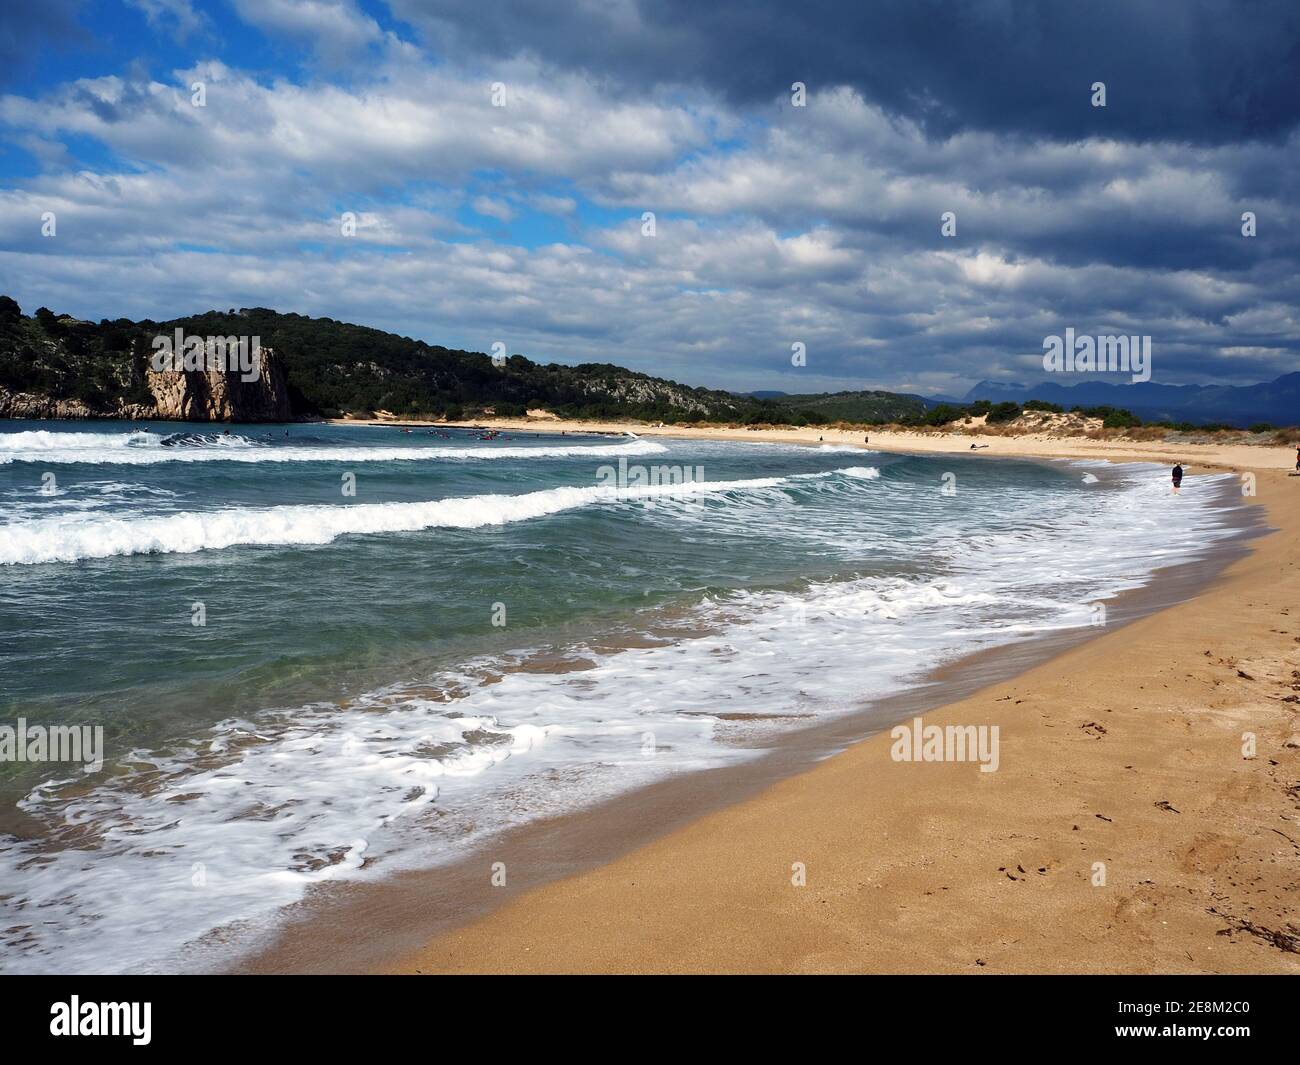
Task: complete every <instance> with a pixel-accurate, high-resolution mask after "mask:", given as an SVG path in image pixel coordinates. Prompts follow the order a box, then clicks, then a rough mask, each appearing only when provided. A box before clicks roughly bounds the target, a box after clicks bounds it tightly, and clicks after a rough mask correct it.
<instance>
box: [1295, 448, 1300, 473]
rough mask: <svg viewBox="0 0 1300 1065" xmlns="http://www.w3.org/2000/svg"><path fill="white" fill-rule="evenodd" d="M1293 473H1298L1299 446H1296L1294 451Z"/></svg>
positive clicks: (1299, 465)
mask: <svg viewBox="0 0 1300 1065" xmlns="http://www.w3.org/2000/svg"><path fill="white" fill-rule="evenodd" d="M1295 472H1296V473H1300V444H1297V445H1296V449H1295Z"/></svg>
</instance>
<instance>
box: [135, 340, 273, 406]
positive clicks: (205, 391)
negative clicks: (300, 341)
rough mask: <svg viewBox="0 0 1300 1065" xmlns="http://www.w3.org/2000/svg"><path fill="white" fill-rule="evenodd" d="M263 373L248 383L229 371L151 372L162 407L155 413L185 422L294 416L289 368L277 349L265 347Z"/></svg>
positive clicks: (149, 379)
mask: <svg viewBox="0 0 1300 1065" xmlns="http://www.w3.org/2000/svg"><path fill="white" fill-rule="evenodd" d="M259 370H260V375H259V376H258V378H257V379H256V380H254V381H245V380H243V379H242V377H241V376H240V375H239V374H238V373H229V372H226V371H224V370H154V369H150V370H148V371H147V373H146V383H147V384H148V386H149V391H150V392H151V393H152V394H153V398H154V402H155V404H156V405H157V411H156V412H155V413H154V415H153V417H155V418H161V419H166V420H169V421H186V422H232V421H234V422H287V421H291V420H292V418H293V413H292V411H291V409H290V405H289V388H288V384H287V382H286V381H285V376H284V368H283V367H282V366H281V364H280V360H279V358H278V357H277V356H276V354H275V351H274V349H272V348H262V349H261V360H260V364H259Z"/></svg>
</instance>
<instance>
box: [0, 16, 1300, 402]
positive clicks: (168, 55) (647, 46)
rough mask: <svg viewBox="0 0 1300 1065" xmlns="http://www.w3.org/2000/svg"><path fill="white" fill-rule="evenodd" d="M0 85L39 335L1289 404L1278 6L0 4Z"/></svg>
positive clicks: (8, 232) (1297, 104)
mask: <svg viewBox="0 0 1300 1065" xmlns="http://www.w3.org/2000/svg"><path fill="white" fill-rule="evenodd" d="M0 79H3V80H0V291H3V292H5V293H8V294H10V295H13V296H14V297H15V298H16V299H18V301H19V302H20V303H21V304H22V306H23V308H24V310H26V311H27V312H28V313H31V312H32V311H33V310H35V308H36V307H37V306H40V305H46V306H49V307H50V308H51V309H53V310H55V311H58V312H68V313H72V314H75V315H77V316H79V317H84V318H93V319H99V318H104V317H109V318H115V317H132V318H140V317H151V318H156V319H162V318H167V317H171V316H175V315H180V314H186V313H193V312H197V311H202V310H207V309H211V308H214V307H215V308H223V309H224V308H227V307H239V306H268V307H274V308H276V309H279V310H283V311H297V312H299V313H303V314H310V315H324V316H329V317H332V318H338V319H342V320H347V321H355V322H360V323H364V324H367V325H373V326H377V327H379V328H382V329H388V330H392V331H394V332H398V333H402V334H405V335H409V336H414V337H420V338H423V339H426V340H428V341H430V342H434V343H441V344H446V345H448V346H452V347H465V348H469V349H472V350H487V349H489V348H490V347H491V345H492V344H493V343H494V342H495V341H498V340H499V341H501V342H503V343H505V344H506V346H507V347H508V349H509V350H510V351H512V352H522V353H524V354H526V355H528V356H529V357H530V358H534V359H537V360H540V361H551V360H554V361H559V362H570V363H572V362H584V361H608V362H616V363H620V364H623V365H626V366H630V367H633V368H635V369H639V370H643V371H646V372H649V373H655V374H661V375H664V376H669V377H673V378H676V379H678V380H683V381H686V382H688V383H691V384H702V385H710V386H715V387H725V388H734V389H738V390H748V389H781V390H784V391H789V392H804V391H821V390H826V389H839V388H869V387H884V388H891V389H901V390H907V391H919V392H924V393H927V394H955V395H960V394H961V393H963V392H964V391H965V390H966V388H967V387H969V386H970V385H971V384H973V383H974V382H976V381H978V380H980V379H983V378H994V379H1002V380H1014V381H1028V380H1035V379H1041V378H1043V377H1044V376H1045V375H1044V373H1043V370H1042V352H1043V339H1044V337H1045V336H1048V335H1050V334H1054V333H1061V332H1063V331H1064V329H1065V328H1066V327H1073V328H1074V329H1075V330H1076V331H1077V332H1078V333H1081V334H1107V333H1123V334H1145V335H1150V336H1151V337H1152V338H1153V339H1152V344H1153V374H1152V379H1153V380H1155V381H1158V382H1161V383H1167V384H1181V383H1192V382H1199V383H1204V382H1221V383H1248V382H1254V381H1259V380H1266V379H1269V378H1271V377H1274V376H1276V375H1278V374H1281V373H1287V372H1290V371H1293V370H1296V369H1300V360H1298V359H1297V352H1298V351H1300V311H1298V310H1297V307H1298V306H1300V218H1298V216H1297V206H1296V198H1297V195H1300V129H1298V126H1300V90H1298V89H1297V86H1300V5H1297V4H1295V3H1294V0H1280V2H1270V0H1235V2H1234V0H1089V2H1088V3H1078V2H1076V0H1070V2H1061V3H1056V2H1051V0H1045V2H1031V0H987V2H982V3H981V2H977V0H968V2H965V3H957V2H948V0H898V2H892V0H890V2H886V0H875V2H872V3H869V4H868V3H862V2H845V3H842V4H834V3H827V2H824V0H811V2H809V0H801V2H800V3H789V2H787V0H747V2H744V3H739V2H737V3H730V2H717V3H715V2H709V3H704V2H701V0H662V2H652V0H565V2H563V3H543V2H541V0H391V2H389V3H380V2H368V0H210V2H207V3H201V2H199V0H120V2H119V0H84V2H76V0H37V2H31V0H5V17H4V20H3V22H2V23H0ZM1098 82H1101V83H1104V86H1105V106H1104V107H1099V106H1095V105H1094V103H1095V100H1096V93H1095V91H1094V88H1093V86H1094V84H1095V83H1098ZM795 83H801V84H802V85H803V86H805V87H806V91H805V95H804V98H803V101H802V102H803V106H797V105H796V103H797V101H796V99H795V92H794V90H793V86H794V85H795ZM196 86H199V88H197V89H196ZM199 104H202V106H199ZM1248 211H1249V212H1254V215H1255V217H1256V220H1257V221H1256V226H1257V235H1256V236H1254V237H1247V236H1243V234H1242V226H1243V223H1242V215H1243V213H1244V212H1248ZM47 212H52V213H53V215H54V225H55V234H54V235H53V236H45V235H43V232H42V229H43V223H42V218H43V216H45V215H46V214H47ZM646 212H653V215H654V226H653V233H652V234H650V233H647V232H646V230H647V229H648V227H647V225H646V224H645V223H644V222H643V219H644V218H645V213H646ZM945 212H953V213H954V214H955V216H956V223H955V228H956V232H955V234H953V235H945V234H944V233H943V231H942V222H941V218H942V216H943V215H944V213H945ZM349 216H351V217H353V218H355V232H347V231H348V230H350V229H351V228H352V227H349V226H347V225H346V224H345V220H346V219H347V218H348V217H349ZM44 228H46V229H48V228H49V227H48V226H45V227H44ZM794 343H803V344H805V345H806V349H807V365H806V366H803V367H795V366H792V365H791V345H792V344H794ZM1125 379H1126V378H1125Z"/></svg>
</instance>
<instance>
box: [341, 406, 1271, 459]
mask: <svg viewBox="0 0 1300 1065" xmlns="http://www.w3.org/2000/svg"><path fill="white" fill-rule="evenodd" d="M322 424H326V425H364V426H371V427H379V428H382V427H390V428H411V429H415V428H422V429H435V428H450V429H497V430H504V431H507V432H516V433H572V434H574V435H582V434H593V435H601V436H620V435H623V436H625V435H632V436H638V437H654V436H667V437H674V438H676V439H679V440H740V441H746V442H749V443H768V444H800V445H810V446H816V445H818V444H832V445H836V446H840V447H844V446H852V447H857V448H860V449H861V450H863V451H890V452H898V453H904V454H918V455H933V454H963V455H964V454H972V455H975V456H980V457H988V458H998V457H1002V458H1054V459H1082V460H1089V461H1091V460H1099V461H1105V462H1163V463H1166V464H1169V465H1172V464H1173V463H1174V462H1177V461H1181V460H1185V459H1188V458H1189V457H1193V458H1195V459H1196V460H1197V461H1195V462H1192V463H1190V464H1188V463H1187V462H1185V461H1184V465H1185V466H1186V467H1187V468H1188V470H1189V472H1195V471H1196V470H1198V469H1200V470H1204V469H1216V470H1233V471H1239V470H1248V469H1254V470H1260V469H1278V470H1291V469H1293V464H1294V461H1295V453H1294V449H1293V448H1292V447H1291V446H1289V445H1264V444H1242V443H1210V444H1205V443H1170V442H1167V441H1163V440H1154V441H1142V440H1122V439H1114V440H1100V439H1099V440H1093V439H1090V438H1088V437H1079V436H1058V435H1055V434H1051V433H1022V434H1019V435H1014V436H1013V435H1007V436H1002V435H998V434H986V433H979V432H969V433H967V432H963V431H960V430H955V431H951V432H948V431H930V432H921V431H901V432H888V431H883V430H882V431H876V430H864V431H862V432H859V431H857V430H853V431H850V430H847V429H828V428H823V427H818V426H805V427H803V428H795V427H787V428H780V429H776V428H763V429H743V428H712V427H711V428H697V427H692V426H675V425H642V424H638V423H634V422H627V421H587V420H568V419H560V418H556V419H540V418H536V419H528V418H493V419H491V420H490V421H486V422H431V421H405V420H401V419H391V418H382V419H369V418H367V419H362V418H329V419H326V420H325V421H324V422H323V423H322ZM864 439H868V440H869V441H870V442H869V443H864V442H863V441H864ZM971 444H979V445H981V447H980V449H979V450H977V451H973V452H972V451H971V449H970V445H971ZM984 445H987V447H985V446H984Z"/></svg>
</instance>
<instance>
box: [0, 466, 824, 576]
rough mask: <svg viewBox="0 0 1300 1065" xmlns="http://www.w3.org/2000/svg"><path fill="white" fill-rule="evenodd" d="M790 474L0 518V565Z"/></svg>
mask: <svg viewBox="0 0 1300 1065" xmlns="http://www.w3.org/2000/svg"><path fill="white" fill-rule="evenodd" d="M795 476H796V477H798V476H801V475H795ZM802 476H823V475H821V474H814V475H802ZM792 479H794V478H780V477H762V478H751V479H748V480H735V481H695V482H685V483H682V484H661V485H643V486H636V487H623V488H620V487H615V486H605V485H591V486H586V487H580V488H579V487H570V488H547V489H544V490H542V491H538V492H525V493H523V494H521V495H478V496H457V497H452V498H448V499H438V500H433V501H430V502H424V503H363V504H357V505H352V506H347V505H338V506H325V505H296V506H279V507H263V508H231V509H227V510H211V511H182V512H180V513H176V514H166V515H162V516H159V517H148V516H139V515H135V516H128V517H117V516H113V517H106V516H102V515H85V514H72V515H63V516H60V517H57V518H40V519H36V520H33V521H25V522H20V523H10V524H7V525H0V565H11V566H12V565H34V564H38V563H45V562H76V561H79V560H82V559H91V558H109V557H111V556H114V555H144V554H176V553H180V554H188V553H190V552H194V551H212V550H220V549H222V548H227V547H234V546H236V545H267V546H269V545H289V544H303V545H308V544H327V543H330V542H331V541H333V540H336V539H337V538H338V537H340V536H344V535H347V534H350V533H351V534H359V533H402V532H419V531H421V530H424V529H434V528H445V529H477V528H480V527H482V526H485V525H506V524H509V523H511V522H516V521H527V520H529V519H531V518H540V517H545V516H547V515H550V514H558V513H560V512H561V511H566V510H573V509H575V508H577V507H584V506H589V505H592V504H598V503H615V504H617V503H624V502H627V501H629V500H632V501H635V500H640V499H668V498H672V497H683V496H700V495H709V494H714V493H719V492H733V491H743V490H746V489H755V488H775V487H779V486H780V485H782V484H783V483H785V482H786V481H787V480H792Z"/></svg>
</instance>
